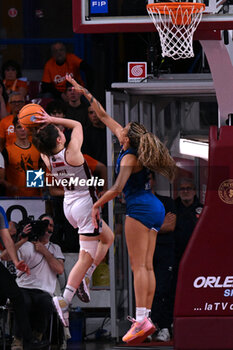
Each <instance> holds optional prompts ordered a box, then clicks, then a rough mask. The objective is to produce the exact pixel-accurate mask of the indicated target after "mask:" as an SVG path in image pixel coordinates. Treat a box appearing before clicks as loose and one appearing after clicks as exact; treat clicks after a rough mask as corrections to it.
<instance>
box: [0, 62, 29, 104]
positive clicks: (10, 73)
mask: <svg viewBox="0 0 233 350" xmlns="http://www.w3.org/2000/svg"><path fill="white" fill-rule="evenodd" d="M2 78H3V82H4V85H5V88H6V92H7V94H8V96H10V94H11V93H12V92H14V91H19V92H20V93H21V94H22V96H23V97H24V98H25V97H26V95H27V90H28V89H27V81H25V79H23V78H22V73H21V69H20V65H19V64H18V63H17V62H16V61H13V60H8V61H6V62H4V63H3V65H2Z"/></svg>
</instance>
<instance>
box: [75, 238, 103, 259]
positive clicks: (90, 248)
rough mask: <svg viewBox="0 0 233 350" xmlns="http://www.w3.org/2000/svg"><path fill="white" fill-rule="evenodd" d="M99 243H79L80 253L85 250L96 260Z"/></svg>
mask: <svg viewBox="0 0 233 350" xmlns="http://www.w3.org/2000/svg"><path fill="white" fill-rule="evenodd" d="M98 244H99V241H97V240H96V241H79V246H80V251H81V250H84V251H85V252H87V253H89V254H90V256H91V257H92V259H93V260H94V259H95V254H96V251H97V247H98Z"/></svg>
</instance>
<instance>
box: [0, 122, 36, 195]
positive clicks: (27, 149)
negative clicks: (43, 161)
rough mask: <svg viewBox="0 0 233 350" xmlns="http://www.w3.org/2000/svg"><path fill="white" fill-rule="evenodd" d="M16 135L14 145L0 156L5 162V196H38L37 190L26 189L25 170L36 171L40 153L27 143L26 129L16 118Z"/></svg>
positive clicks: (33, 188)
mask: <svg viewBox="0 0 233 350" xmlns="http://www.w3.org/2000/svg"><path fill="white" fill-rule="evenodd" d="M13 125H14V129H15V134H16V140H15V143H14V144H12V145H9V146H6V147H5V148H4V149H3V151H2V155H3V157H4V160H5V182H4V183H3V184H4V185H5V188H6V196H13V197H16V196H17V197H33V196H40V195H41V192H40V189H39V188H35V187H26V179H27V170H38V169H39V160H40V153H39V152H38V151H37V149H36V148H35V146H34V145H33V144H32V143H31V142H30V141H29V139H28V134H27V131H26V129H24V128H23V127H22V126H21V125H20V124H19V122H18V117H15V118H14V120H13Z"/></svg>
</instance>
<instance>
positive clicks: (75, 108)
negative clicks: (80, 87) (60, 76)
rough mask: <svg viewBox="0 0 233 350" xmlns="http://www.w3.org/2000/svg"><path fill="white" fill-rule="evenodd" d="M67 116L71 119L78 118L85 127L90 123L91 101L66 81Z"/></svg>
mask: <svg viewBox="0 0 233 350" xmlns="http://www.w3.org/2000/svg"><path fill="white" fill-rule="evenodd" d="M66 98H67V107H66V116H67V118H69V119H73V120H77V121H78V122H80V123H81V124H82V126H83V128H85V127H86V126H87V125H88V123H89V122H88V106H89V102H88V101H87V100H86V98H85V97H84V96H82V95H81V94H80V93H79V92H78V91H76V90H75V89H73V87H72V85H71V84H70V83H69V82H66Z"/></svg>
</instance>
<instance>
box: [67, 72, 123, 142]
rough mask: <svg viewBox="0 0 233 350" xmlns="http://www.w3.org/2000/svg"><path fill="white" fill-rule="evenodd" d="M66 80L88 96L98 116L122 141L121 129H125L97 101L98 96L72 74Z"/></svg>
mask: <svg viewBox="0 0 233 350" xmlns="http://www.w3.org/2000/svg"><path fill="white" fill-rule="evenodd" d="M66 80H67V81H68V82H69V83H71V84H72V85H73V87H74V89H75V90H77V91H78V92H79V93H80V92H81V93H82V94H83V95H84V96H85V97H86V99H87V100H88V101H89V103H90V105H91V106H92V107H93V109H94V110H95V112H96V114H97V116H98V118H99V119H100V120H101V121H102V122H103V123H104V124H105V125H106V126H107V127H108V128H109V129H110V130H111V131H112V133H113V134H114V135H116V137H117V138H118V140H119V142H120V143H121V130H122V129H123V128H122V126H121V125H120V124H119V123H117V122H116V121H115V120H114V119H113V118H112V117H110V115H109V114H108V113H107V112H106V111H105V109H104V108H103V106H102V105H101V104H100V103H99V101H97V100H96V98H95V97H94V96H92V94H91V93H90V92H89V91H88V90H87V89H85V88H84V87H83V86H81V85H79V84H78V83H77V82H76V81H75V80H74V79H73V78H72V77H71V76H70V75H67V76H66Z"/></svg>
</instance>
